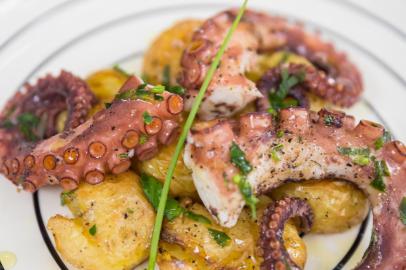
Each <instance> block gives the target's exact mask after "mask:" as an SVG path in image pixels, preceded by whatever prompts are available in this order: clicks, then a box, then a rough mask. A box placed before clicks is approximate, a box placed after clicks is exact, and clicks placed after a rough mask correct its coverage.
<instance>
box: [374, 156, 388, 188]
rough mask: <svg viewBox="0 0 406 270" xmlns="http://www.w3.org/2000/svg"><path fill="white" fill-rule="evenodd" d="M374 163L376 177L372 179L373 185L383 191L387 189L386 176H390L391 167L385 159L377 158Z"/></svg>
mask: <svg viewBox="0 0 406 270" xmlns="http://www.w3.org/2000/svg"><path fill="white" fill-rule="evenodd" d="M374 165H375V179H374V180H372V182H371V186H373V187H374V188H376V189H377V190H379V191H382V192H383V191H385V190H386V185H385V182H384V176H390V172H389V168H388V165H387V164H386V162H385V160H375V161H374Z"/></svg>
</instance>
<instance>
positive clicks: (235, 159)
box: [230, 142, 252, 174]
mask: <svg viewBox="0 0 406 270" xmlns="http://www.w3.org/2000/svg"><path fill="white" fill-rule="evenodd" d="M230 157H231V163H233V164H234V165H235V166H236V167H237V168H239V169H240V170H241V171H242V172H243V173H244V174H248V173H249V172H250V171H252V166H251V164H250V163H249V162H248V160H247V159H246V158H245V153H244V152H243V151H242V150H241V148H240V147H239V146H238V145H237V144H236V143H235V142H233V143H232V144H231V147H230Z"/></svg>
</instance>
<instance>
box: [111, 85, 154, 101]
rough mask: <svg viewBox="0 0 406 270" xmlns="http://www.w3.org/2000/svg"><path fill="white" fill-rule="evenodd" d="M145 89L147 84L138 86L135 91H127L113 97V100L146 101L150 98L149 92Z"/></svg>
mask: <svg viewBox="0 0 406 270" xmlns="http://www.w3.org/2000/svg"><path fill="white" fill-rule="evenodd" d="M145 87H147V84H145V83H144V84H140V85H139V86H138V87H137V88H135V89H129V90H127V91H124V92H121V93H118V94H117V95H116V97H115V99H121V100H135V99H138V98H139V99H148V98H150V94H151V92H150V91H148V90H147V89H145Z"/></svg>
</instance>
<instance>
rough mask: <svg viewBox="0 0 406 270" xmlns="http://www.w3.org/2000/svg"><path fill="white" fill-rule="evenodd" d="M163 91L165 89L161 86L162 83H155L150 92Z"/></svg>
mask: <svg viewBox="0 0 406 270" xmlns="http://www.w3.org/2000/svg"><path fill="white" fill-rule="evenodd" d="M164 91H165V86H163V85H155V86H154V87H153V88H152V89H151V93H153V94H162V93H163V92H164Z"/></svg>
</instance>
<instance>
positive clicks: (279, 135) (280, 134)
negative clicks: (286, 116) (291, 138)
mask: <svg viewBox="0 0 406 270" xmlns="http://www.w3.org/2000/svg"><path fill="white" fill-rule="evenodd" d="M283 135H285V132H284V131H283V130H281V129H280V130H278V132H276V138H279V139H280V138H282V137H283Z"/></svg>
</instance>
